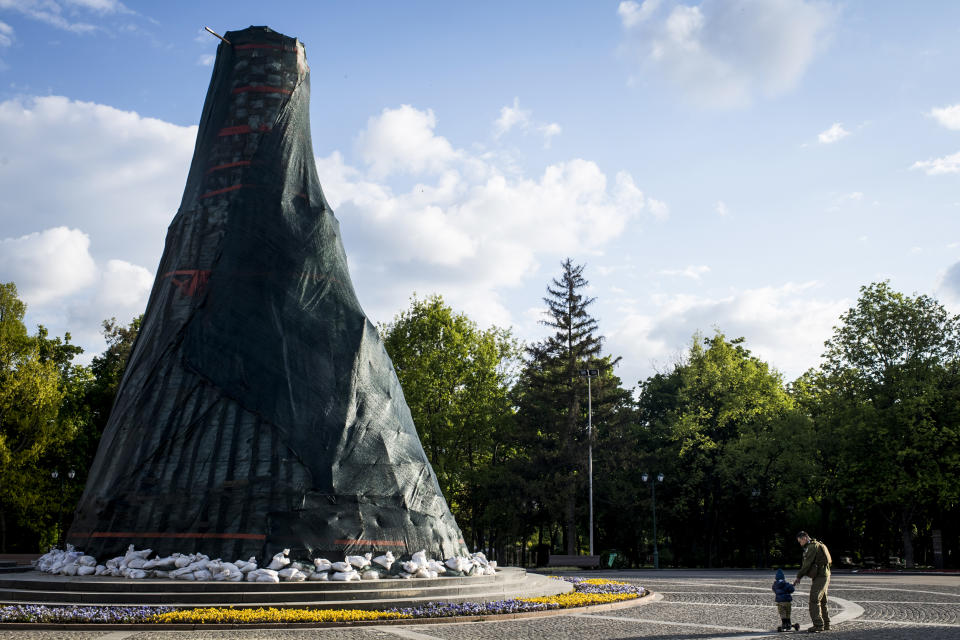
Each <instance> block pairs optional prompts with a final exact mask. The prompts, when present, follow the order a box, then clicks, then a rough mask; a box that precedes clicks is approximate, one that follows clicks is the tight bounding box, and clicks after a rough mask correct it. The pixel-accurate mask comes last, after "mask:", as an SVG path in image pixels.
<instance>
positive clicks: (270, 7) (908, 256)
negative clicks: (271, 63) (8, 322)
mask: <svg viewBox="0 0 960 640" xmlns="http://www.w3.org/2000/svg"><path fill="white" fill-rule="evenodd" d="M251 24H253V25H269V26H271V27H272V28H274V29H276V30H277V31H281V32H283V33H286V34H288V35H292V36H296V37H299V38H300V39H301V40H302V41H303V42H304V43H305V44H306V50H307V57H308V60H309V62H310V65H311V69H312V78H311V83H312V104H311V120H312V133H313V143H314V151H315V154H316V157H317V164H318V171H319V175H320V180H321V183H322V184H323V185H324V189H325V191H326V193H327V196H328V198H329V200H330V201H331V203H332V204H333V205H334V207H335V211H336V214H337V217H338V219H339V220H340V222H341V228H342V231H343V239H344V245H345V248H346V251H347V255H348V257H349V260H350V266H351V272H352V275H353V279H354V284H355V286H356V288H357V292H358V295H359V297H360V300H361V302H362V303H363V305H364V307H365V309H366V310H367V313H368V314H369V315H370V316H371V318H372V319H373V320H375V321H388V320H389V319H390V318H392V317H393V315H394V314H396V313H397V312H398V311H399V310H401V309H402V308H403V307H405V306H406V304H407V301H408V299H409V297H410V295H411V294H412V293H413V292H414V291H416V292H417V293H418V294H420V295H426V294H430V293H439V294H442V295H443V296H444V297H445V298H446V299H447V300H448V301H449V302H450V303H451V304H452V305H453V306H454V307H455V308H457V309H459V310H463V311H466V312H467V313H468V314H469V315H470V316H471V317H472V318H474V319H475V320H476V321H477V322H479V323H480V324H481V325H489V324H491V323H496V324H498V325H501V326H512V327H514V329H515V331H516V333H517V335H518V336H519V337H521V338H524V339H535V338H537V337H539V336H541V335H542V334H543V329H542V328H541V327H540V326H538V324H537V320H538V318H539V313H540V312H541V307H542V305H541V303H540V298H541V297H542V295H543V293H544V289H545V287H546V285H547V283H548V282H549V280H550V278H552V277H555V276H556V275H557V274H558V272H559V264H560V262H561V260H562V259H563V258H565V257H567V256H570V257H571V258H573V259H574V260H575V261H577V262H580V263H585V264H586V265H587V267H586V275H587V278H588V279H589V280H590V282H591V294H592V295H594V296H596V298H597V302H596V304H595V306H594V311H595V315H596V316H597V318H598V320H599V322H600V327H601V331H602V332H603V333H604V335H606V337H607V346H608V349H609V351H610V352H612V353H613V354H615V355H621V356H623V364H622V365H621V366H620V370H619V374H620V375H621V377H622V378H623V380H624V382H625V383H626V384H628V385H632V384H635V383H636V382H637V381H638V380H639V379H642V378H644V377H646V376H648V375H650V374H651V373H652V372H653V371H655V370H657V369H663V368H665V367H667V366H669V365H670V363H671V362H673V361H674V360H675V359H676V358H677V357H678V356H679V355H680V354H681V353H682V352H683V350H684V349H685V347H686V346H687V345H688V344H689V341H690V339H691V336H692V335H693V333H694V332H695V331H698V330H699V331H703V332H706V333H710V332H712V331H713V330H714V329H719V330H721V331H723V332H725V333H726V334H727V335H729V336H744V337H745V338H746V340H747V345H748V347H749V348H751V349H753V350H754V351H755V352H756V353H757V354H758V355H760V356H761V357H763V358H765V359H767V360H768V361H769V362H771V364H773V365H774V366H775V367H777V368H778V369H779V370H781V371H782V372H783V373H784V375H785V377H786V378H787V379H792V378H794V377H796V376H797V375H799V374H800V373H802V372H803V371H804V370H806V369H807V368H809V367H813V366H816V365H817V363H818V361H819V355H820V353H821V351H822V345H823V341H824V340H825V339H826V338H828V337H829V335H830V332H831V327H832V326H833V325H834V324H835V323H836V321H837V318H838V317H839V315H840V313H842V312H843V311H844V310H845V309H846V308H848V307H849V306H851V305H852V304H853V302H854V301H855V299H856V297H857V293H858V289H859V287H860V286H862V285H866V284H868V283H870V282H873V281H877V280H882V279H887V278H889V279H890V280H891V283H892V285H893V286H894V287H895V288H897V289H899V290H902V291H904V292H907V293H923V294H929V295H933V296H936V297H937V298H938V299H940V300H941V301H942V302H943V303H944V304H946V305H947V306H948V307H949V308H951V309H952V310H953V311H954V312H956V311H960V189H958V187H960V85H958V84H957V81H956V79H957V77H958V75H960V74H958V71H960V69H958V66H960V4H957V3H953V2H939V3H938V2H924V3H902V2H879V1H852V0H851V1H847V2H809V1H801V0H706V1H704V2H699V3H698V2H693V1H692V0H685V1H679V0H678V1H671V0H660V1H659V2H655V1H651V0H646V1H645V2H639V1H637V2H630V1H627V2H589V3H586V2H558V1H552V2H524V3H514V2H503V3H500V2H488V3H471V4H469V5H468V4H466V3H445V2H405V3H396V2H369V3H362V4H358V3H346V2H342V3H333V2H323V3H320V2H283V3H271V4H267V3H262V2H256V3H255V2H203V3H194V2H189V3H188V2H165V3H147V2H133V1H131V2H126V3H120V2H117V1H116V0H0V194H3V195H2V197H0V281H9V280H13V281H15V282H16V283H17V284H18V287H19V288H20V290H21V293H22V295H23V297H24V298H25V299H26V301H27V302H28V304H29V311H28V321H29V322H30V323H31V324H36V323H43V324H45V325H47V326H48V327H49V328H50V329H51V331H54V332H56V333H62V332H63V331H66V330H69V331H71V332H72V334H73V336H74V339H75V341H76V342H78V343H80V344H81V345H83V346H84V347H85V348H87V350H88V353H87V357H88V358H89V357H90V356H92V355H93V354H94V353H96V352H98V351H99V350H101V349H102V348H103V342H102V339H101V338H100V336H99V333H98V329H99V324H100V321H101V320H103V319H104V318H107V317H111V316H116V317H118V318H120V319H121V320H129V318H131V317H132V316H133V315H135V314H137V313H139V312H140V311H142V309H143V307H144V305H145V303H146V298H147V295H148V294H149V290H150V287H151V285H152V281H153V275H154V271H155V269H156V265H157V263H158V260H159V256H160V252H161V251H162V248H163V240H164V236H165V231H166V226H167V224H169V222H170V220H171V219H172V217H173V215H174V213H175V212H176V209H177V206H178V205H179V200H180V197H181V194H182V189H183V184H184V180H185V178H186V172H187V169H188V166H189V161H190V157H191V154H192V149H193V143H194V137H195V134H196V130H195V126H196V124H197V121H198V119H199V116H200V110H201V107H202V104H203V99H204V96H205V92H206V88H207V84H208V82H209V78H210V71H211V66H210V63H211V56H212V55H213V54H214V52H215V50H216V44H217V41H216V40H215V39H214V38H213V37H212V36H210V35H208V34H206V33H205V32H204V31H203V27H204V26H205V25H209V26H210V27H211V28H212V29H214V30H216V31H218V32H221V33H223V32H226V31H229V30H234V29H242V28H244V27H246V26H248V25H251Z"/></svg>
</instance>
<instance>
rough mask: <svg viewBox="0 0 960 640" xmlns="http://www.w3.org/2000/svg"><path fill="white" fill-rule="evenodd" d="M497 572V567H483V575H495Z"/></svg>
mask: <svg viewBox="0 0 960 640" xmlns="http://www.w3.org/2000/svg"><path fill="white" fill-rule="evenodd" d="M496 573H497V570H496V568H494V567H492V566H490V565H487V566H485V567H484V568H483V575H485V576H492V575H495V574H496Z"/></svg>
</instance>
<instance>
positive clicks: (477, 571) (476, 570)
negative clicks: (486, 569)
mask: <svg viewBox="0 0 960 640" xmlns="http://www.w3.org/2000/svg"><path fill="white" fill-rule="evenodd" d="M467 575H468V576H482V575H483V567H481V566H480V565H478V564H475V565H473V566H472V567H470V571H469V572H468V573H467Z"/></svg>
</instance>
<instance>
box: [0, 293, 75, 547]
mask: <svg viewBox="0 0 960 640" xmlns="http://www.w3.org/2000/svg"><path fill="white" fill-rule="evenodd" d="M25 312H26V305H24V304H23V302H22V301H20V299H19V298H18V297H17V288H16V285H14V284H13V283H5V284H0V548H4V549H5V548H6V545H7V535H6V533H7V529H8V524H18V525H20V526H23V527H26V528H27V529H28V530H32V531H34V532H35V533H36V534H37V536H38V537H40V536H42V535H43V531H44V529H45V527H48V526H49V525H50V524H51V523H50V522H49V513H50V509H49V505H50V503H51V502H52V501H54V500H55V499H56V495H55V493H53V492H52V491H51V489H50V487H49V482H47V478H48V474H49V466H48V462H49V460H48V458H50V457H51V456H54V457H57V456H62V455H63V452H64V451H65V450H66V449H67V448H68V445H69V443H70V442H71V440H72V439H73V438H74V437H75V435H76V433H77V430H78V428H79V425H80V424H81V423H82V422H83V420H84V416H85V414H86V412H85V408H84V405H83V401H82V398H83V395H84V387H85V385H86V384H87V383H88V381H89V374H88V373H87V371H86V370H85V369H84V368H83V367H79V366H76V365H73V364H72V361H73V358H74V357H75V356H77V355H78V354H79V353H81V352H82V350H81V349H80V348H79V347H77V346H75V345H72V344H70V335H69V334H67V335H66V336H65V337H64V338H63V339H61V338H52V339H51V338H50V337H49V336H48V333H47V330H46V329H44V328H43V327H39V328H38V330H37V334H36V335H35V336H31V335H29V334H28V333H27V330H26V326H25V325H24V324H23V317H24V314H25ZM8 516H12V518H13V520H14V522H12V523H10V522H8Z"/></svg>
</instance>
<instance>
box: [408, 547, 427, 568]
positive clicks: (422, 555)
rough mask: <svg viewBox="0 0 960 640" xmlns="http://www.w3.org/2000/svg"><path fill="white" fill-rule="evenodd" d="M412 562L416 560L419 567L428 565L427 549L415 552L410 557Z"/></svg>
mask: <svg viewBox="0 0 960 640" xmlns="http://www.w3.org/2000/svg"><path fill="white" fill-rule="evenodd" d="M410 560H411V562H415V563H416V564H417V566H418V567H426V566H427V552H426V551H417V552H416V553H415V554H413V557H412V558H410Z"/></svg>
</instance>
